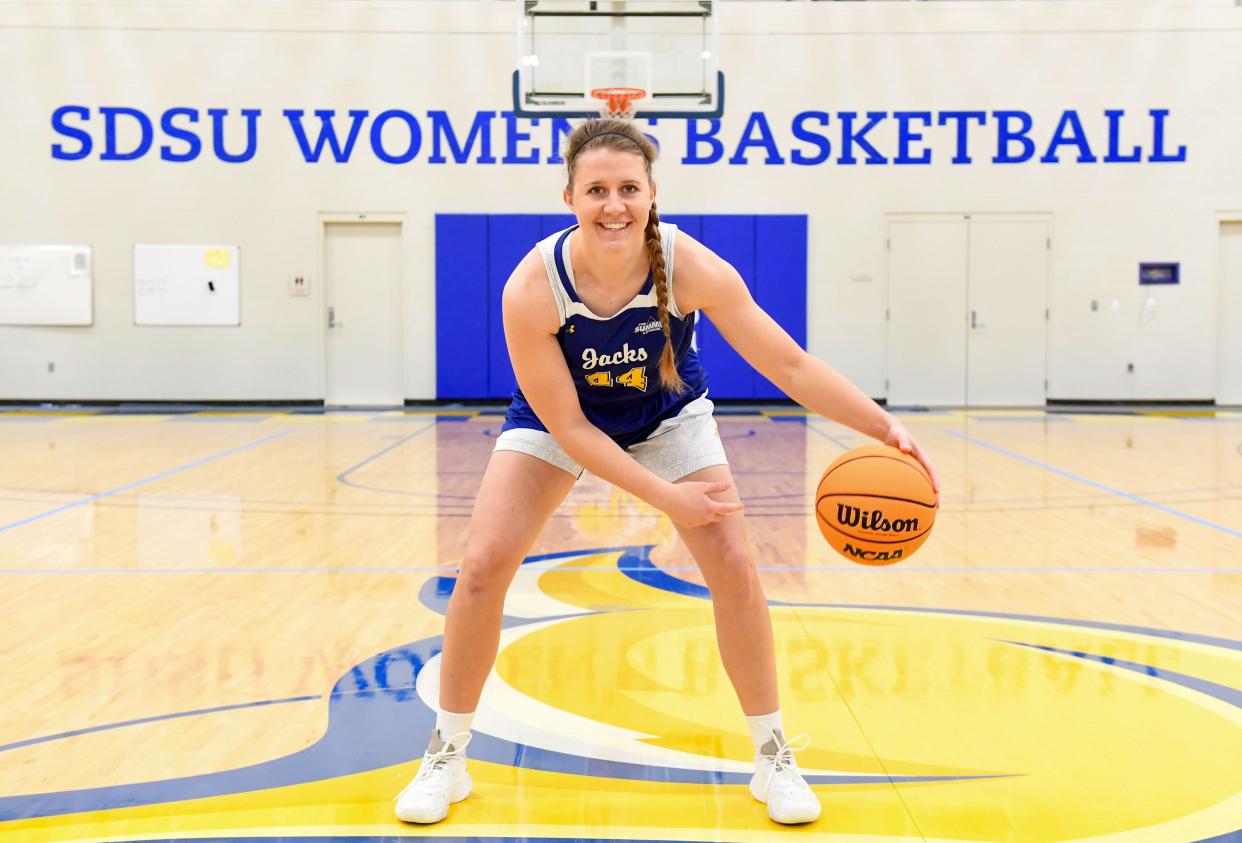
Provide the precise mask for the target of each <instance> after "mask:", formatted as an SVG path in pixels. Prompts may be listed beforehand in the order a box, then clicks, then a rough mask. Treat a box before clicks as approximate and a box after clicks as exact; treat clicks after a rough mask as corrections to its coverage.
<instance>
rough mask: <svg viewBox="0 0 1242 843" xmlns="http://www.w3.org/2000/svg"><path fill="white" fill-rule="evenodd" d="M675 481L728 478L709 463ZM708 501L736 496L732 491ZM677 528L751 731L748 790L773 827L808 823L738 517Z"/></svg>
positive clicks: (762, 604)
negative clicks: (705, 592) (703, 586)
mask: <svg viewBox="0 0 1242 843" xmlns="http://www.w3.org/2000/svg"><path fill="white" fill-rule="evenodd" d="M683 480H699V481H704V482H712V481H718V480H728V481H730V482H731V481H732V480H733V475H732V473H731V472H730V471H729V467H728V466H726V465H716V466H712V467H711V468H705V469H703V470H702V471H696V472H695V473H694V474H691V475H690V476H689V477H685V478H683ZM715 497H717V498H718V499H719V500H727V501H736V500H738V499H739V498H738V494H737V489H735V488H734V487H733V486H730V487H729V489H728V490H727V491H725V492H721V493H720V494H719V495H716V496H715ZM677 531H678V532H679V533H680V534H681V538H682V541H684V542H685V543H686V547H688V548H689V549H690V553H692V554H693V555H694V561H695V562H697V563H698V566H699V570H701V571H702V572H703V579H705V580H706V581H707V587H708V589H709V590H710V591H711V593H712V610H713V611H714V612H715V615H716V641H717V642H718V644H719V646H720V658H721V661H723V662H724V667H725V672H726V673H728V674H729V680H730V681H731V682H732V683H733V689H734V690H735V691H736V692H737V698H738V701H739V702H741V704H742V711H743V712H745V713H746V715H747V721H748V725H749V726H750V729H751V738H752V740H753V742H754V745H755V774H754V776H752V777H751V780H750V792H751V794H752V795H753V796H754V797H755V799H758V800H759V801H760V802H763V803H766V804H767V806H768V816H769V817H771V818H772V819H773V820H775V821H776V822H779V823H806V822H813V821H814V820H816V819H818V818H819V814H820V804H819V799H818V798H817V797H816V796H815V793H814V792H813V791H812V790H811V788H810V787H809V786H807V783H806V780H805V779H803V778H802V776H801V774H799V772H798V765H797V764H796V763H795V762H794V758H793V753H794V752H795V751H796V750H797V749H798V748H799V744H798V743H797V741H795V742H794V743H793V744H790V743H789V742H787V741H786V739H785V736H784V734H783V733H782V732H783V730H782V729H781V728H780V725H779V724H780V705H781V704H780V697H779V694H778V692H777V685H776V652H775V647H774V645H773V642H772V618H771V616H770V615H769V614H768V601H767V598H766V597H764V594H763V586H762V585H761V584H760V583H759V574H758V572H756V571H755V566H754V563H753V562H752V560H751V558H750V540H749V538H748V537H747V535H746V525H745V523H744V522H743V520H742V516H741V515H733V516H730V517H729V518H726V519H725V520H724V521H721V522H718V523H715V524H708V525H706V526H703V527H694V528H686V527H678V528H677ZM760 715H765V716H760ZM802 745H803V746H804V745H805V744H802Z"/></svg>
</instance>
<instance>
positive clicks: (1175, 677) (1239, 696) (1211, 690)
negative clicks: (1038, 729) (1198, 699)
mask: <svg viewBox="0 0 1242 843" xmlns="http://www.w3.org/2000/svg"><path fill="white" fill-rule="evenodd" d="M1005 643H1006V644H1013V645H1015V646H1018V647H1027V648H1029V649H1032V650H1043V651H1044V652H1046V653H1058V654H1060V655H1062V656H1073V657H1074V658H1077V659H1082V660H1083V661H1089V662H1097V663H1099V664H1106V665H1111V666H1112V667H1119V668H1122V669H1124V670H1129V671H1132V672H1134V673H1142V674H1144V675H1146V676H1151V677H1153V678H1155V679H1163V680H1164V681H1166V682H1172V683H1173V684H1175V685H1181V686H1182V687H1183V688H1189V689H1190V690H1192V691H1198V692H1199V693H1200V694H1206V695H1207V696H1209V697H1213V698H1215V699H1218V700H1220V701H1221V702H1224V703H1228V704H1229V705H1232V706H1234V707H1236V708H1242V691H1239V690H1238V689H1237V688H1230V687H1229V686H1228V685H1221V684H1220V683H1219V682H1211V681H1209V680H1207V679H1200V678H1199V677H1198V676H1189V675H1187V674H1185V673H1177V672H1175V671H1172V670H1165V669H1164V668H1162V667H1156V666H1154V665H1150V664H1142V663H1141V662H1132V661H1127V660H1126V659H1119V658H1115V657H1113V656H1101V655H1097V654H1095V653H1084V652H1082V651H1079V650H1066V649H1063V648H1061V647H1049V646H1048V645H1046V644H1028V643H1026V642H1025V641H1006V642H1005Z"/></svg>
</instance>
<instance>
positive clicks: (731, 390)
mask: <svg viewBox="0 0 1242 843" xmlns="http://www.w3.org/2000/svg"><path fill="white" fill-rule="evenodd" d="M702 242H703V245H704V246H706V247H707V248H709V249H711V250H712V251H713V252H715V253H716V254H718V255H720V257H722V258H724V259H725V260H727V261H728V262H729V263H731V264H732V265H733V268H734V269H736V270H737V271H738V273H739V274H740V275H741V276H742V280H743V281H745V282H746V286H747V287H749V288H750V289H751V292H752V295H753V293H754V277H755V218H754V217H753V216H751V215H733V214H730V215H722V214H704V215H703V238H702ZM674 272H676V270H674ZM697 331H698V337H699V359H700V360H701V361H702V362H703V365H704V366H705V367H706V368H707V375H708V377H709V378H710V381H709V382H708V383H709V386H708V394H709V395H710V396H711V397H712V398H754V397H755V381H754V370H753V369H751V367H750V364H749V363H747V362H746V361H745V360H743V359H742V357H741V355H739V354H738V353H737V352H736V351H734V350H733V347H732V346H730V345H729V344H728V343H727V342H725V340H724V337H722V336H720V332H719V331H717V330H716V326H715V325H713V324H712V320H711V319H710V318H709V317H708V316H707V315H706V314H700V315H699V324H698V329H697ZM725 393H727V394H725Z"/></svg>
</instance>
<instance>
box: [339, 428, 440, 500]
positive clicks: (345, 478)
mask: <svg viewBox="0 0 1242 843" xmlns="http://www.w3.org/2000/svg"><path fill="white" fill-rule="evenodd" d="M437 423H438V420H433V421H432V422H431V424H429V425H427V426H426V427H421V428H419V429H418V430H416V431H414V432H413V433H407V434H406V435H405V436H402V437H401V438H400V439H398V440H397V441H396V442H393V443H392V444H391V445H388V446H387V447H384V448H380V449H379V450H378V451H376V452H375V453H374V454H372V455H371V456H369V457H367V458H366V459H365V460H363V461H362V462H360V463H355V464H354V465H351V466H350V467H349V468H347V469H345V470H344V471H342V472H341V473H340V474H338V475H336V482H338V483H340V484H342V485H344V486H353V487H354V488H355V489H365V490H367V491H368V492H388V493H396V494H408V493H404V492H402V491H401V490H399V489H380V488H376V487H374V486H365V485H363V484H361V483H354V482H352V481H351V480H350V479H349V475H351V474H353V473H354V472H355V471H357V470H358V469H360V468H362V467H363V466H365V465H369V464H370V463H373V462H375V461H376V460H377V459H379V458H380V457H382V456H384V454H387V453H388V452H389V451H394V450H396V449H397V448H400V447H401V446H402V445H404V444H405V443H406V442H409V441H410V440H411V439H413V438H414V437H415V436H421V435H422V434H424V433H426V432H427V431H429V430H431V429H433V428H434V427H435V426H436V424H437ZM414 494H420V493H418V492H415V493H414Z"/></svg>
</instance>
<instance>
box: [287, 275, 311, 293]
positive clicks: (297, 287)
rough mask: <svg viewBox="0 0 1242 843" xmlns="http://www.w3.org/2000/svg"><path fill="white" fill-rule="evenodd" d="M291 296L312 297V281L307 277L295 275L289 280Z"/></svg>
mask: <svg viewBox="0 0 1242 843" xmlns="http://www.w3.org/2000/svg"><path fill="white" fill-rule="evenodd" d="M289 295H291V296H309V295H310V279H308V278H307V277H306V276H305V275H294V276H293V277H291V278H290V279H289Z"/></svg>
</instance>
